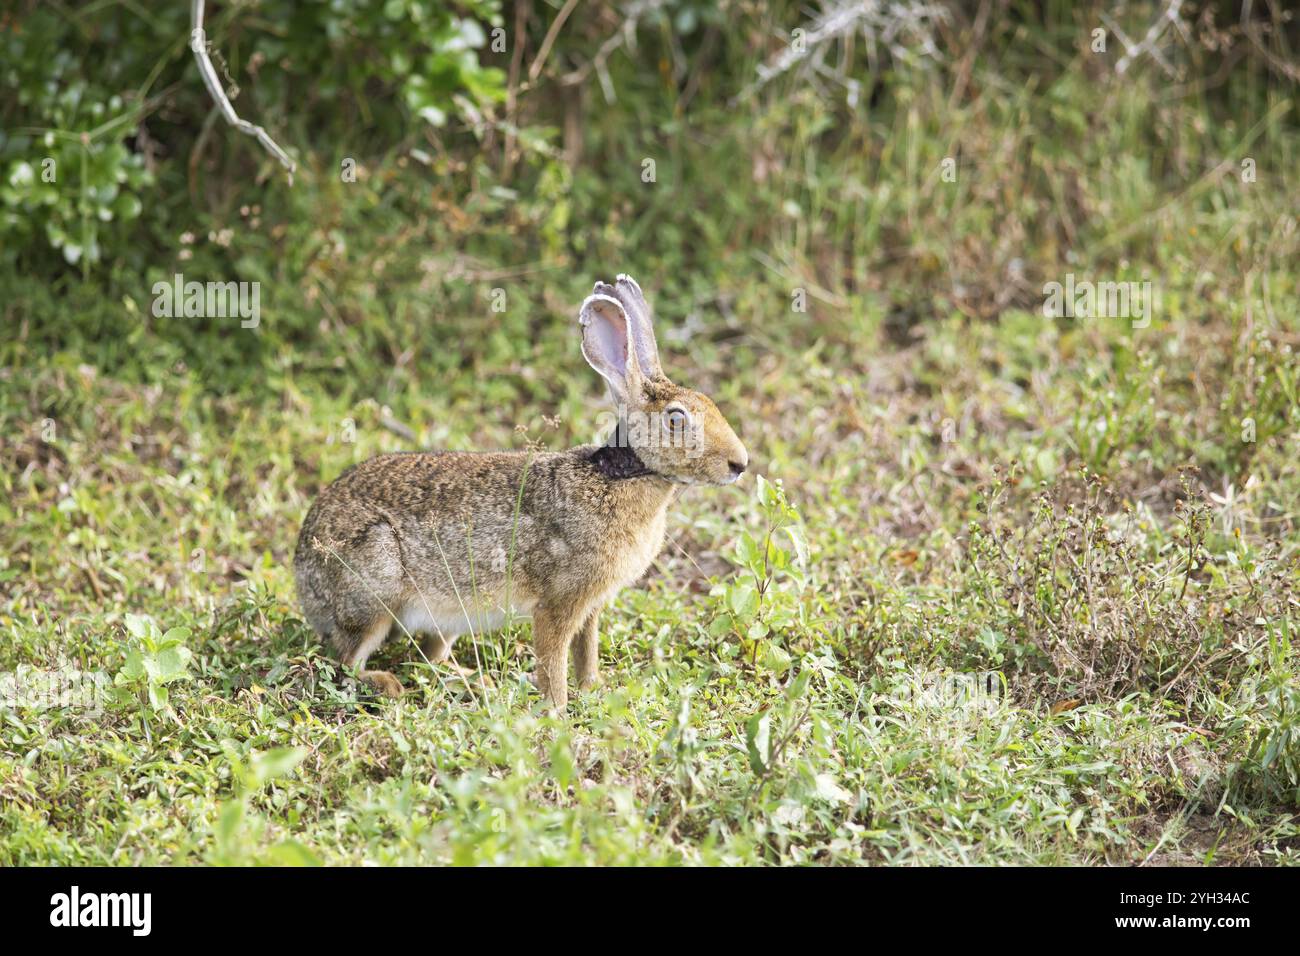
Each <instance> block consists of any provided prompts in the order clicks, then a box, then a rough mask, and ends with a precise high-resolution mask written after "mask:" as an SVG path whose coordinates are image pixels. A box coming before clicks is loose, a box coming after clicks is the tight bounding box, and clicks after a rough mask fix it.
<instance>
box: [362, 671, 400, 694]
mask: <svg viewBox="0 0 1300 956" xmlns="http://www.w3.org/2000/svg"><path fill="white" fill-rule="evenodd" d="M361 679H362V680H363V681H365V682H366V683H367V684H369V685H370V686H371V687H373V688H374V689H375V690H377V691H379V693H381V694H383V695H384V696H385V697H401V696H402V682H401V681H400V680H398V679H397V678H396V677H394V676H393V675H392V674H391V673H389V672H388V671H362V672H361Z"/></svg>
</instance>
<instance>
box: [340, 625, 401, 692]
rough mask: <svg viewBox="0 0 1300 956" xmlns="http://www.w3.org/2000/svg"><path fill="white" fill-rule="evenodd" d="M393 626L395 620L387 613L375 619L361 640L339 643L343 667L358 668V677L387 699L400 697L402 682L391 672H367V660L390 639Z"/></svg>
mask: <svg viewBox="0 0 1300 956" xmlns="http://www.w3.org/2000/svg"><path fill="white" fill-rule="evenodd" d="M392 626H393V619H392V617H390V616H389V614H388V612H387V611H385V612H384V613H383V614H382V615H381V616H379V617H376V618H375V620H374V622H373V623H372V624H371V625H370V627H369V628H367V629H366V631H365V633H363V634H362V635H361V637H360V639H358V640H355V641H340V642H338V643H339V645H340V646H339V650H340V654H339V661H340V662H341V663H342V664H343V666H344V667H354V668H356V670H357V672H358V673H357V676H359V677H360V678H361V679H362V680H363V681H365V682H366V683H367V684H369V685H370V686H371V687H373V688H375V690H377V691H379V693H381V694H383V695H384V696H385V697H398V696H400V695H401V693H402V682H401V681H399V680H398V679H397V678H396V677H395V676H393V674H392V673H391V672H389V671H368V670H366V660H367V658H369V657H370V655H371V654H372V653H373V652H374V651H375V649H376V648H377V647H379V645H380V644H382V643H384V638H386V637H388V631H389V629H390V628H392Z"/></svg>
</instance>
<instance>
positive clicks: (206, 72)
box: [190, 0, 298, 186]
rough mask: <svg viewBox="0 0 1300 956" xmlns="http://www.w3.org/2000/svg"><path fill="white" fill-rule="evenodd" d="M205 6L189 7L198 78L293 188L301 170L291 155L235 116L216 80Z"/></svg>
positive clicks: (199, 2)
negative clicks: (286, 174) (283, 172)
mask: <svg viewBox="0 0 1300 956" xmlns="http://www.w3.org/2000/svg"><path fill="white" fill-rule="evenodd" d="M203 6H204V0H193V2H192V3H191V5H190V21H191V22H190V49H191V50H193V51H194V59H195V60H197V61H198V64H199V75H200V76H202V77H203V85H204V86H206V87H207V88H208V93H209V94H211V96H212V99H213V100H214V101H215V102H216V104H217V107H218V108H219V109H220V110H221V115H222V116H224V117H225V118H226V122H227V123H229V124H230V125H231V126H233V127H235V129H237V130H239V131H240V132H241V133H245V134H247V135H248V136H254V137H256V138H257V141H258V142H259V143H261V144H262V146H263V147H264V148H265V149H266V151H267V152H268V153H270V154H271V155H272V156H274V157H275V158H276V159H278V160H279V161H280V163H281V165H283V166H284V168H285V169H287V170H288V171H289V185H290V186H292V185H293V173H294V170H296V169H297V168H298V164H297V163H295V162H294V161H293V160H292V159H290V158H289V154H288V153H286V152H285V151H284V150H283V149H281V148H280V145H279V144H278V143H277V142H276V141H275V140H273V139H271V136H270V134H269V133H267V131H266V130H264V129H263V128H262V127H260V126H255V125H253V124H252V123H250V122H248V120H242V119H240V118H239V114H238V113H236V112H235V107H234V105H233V104H232V103H231V102H230V97H228V96H226V91H225V90H224V89H222V86H221V81H220V80H219V79H218V78H217V71H216V69H215V68H214V67H213V65H212V59H211V57H209V55H208V38H207V36H206V35H205V34H204V32H203Z"/></svg>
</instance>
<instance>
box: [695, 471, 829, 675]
mask: <svg viewBox="0 0 1300 956" xmlns="http://www.w3.org/2000/svg"><path fill="white" fill-rule="evenodd" d="M756 495H757V498H758V505H759V509H760V512H761V514H762V516H763V521H764V528H763V531H762V533H761V534H758V535H754V534H751V533H750V532H748V531H744V532H742V533H741V535H740V539H739V540H738V541H737V542H736V551H735V561H736V563H737V564H739V565H740V567H741V572H740V573H739V574H737V575H736V576H735V577H734V578H733V579H732V580H730V581H727V582H724V583H721V584H718V585H717V586H715V587H714V588H713V591H712V592H711V593H712V596H713V597H714V598H716V599H717V600H718V614H717V617H716V618H714V621H713V624H712V626H711V627H710V633H711V634H712V635H713V636H714V637H721V636H723V635H727V634H731V635H734V636H735V637H736V639H737V645H736V646H737V647H738V648H739V649H740V651H741V653H742V654H743V655H744V657H745V658H746V659H747V660H748V661H749V663H750V664H751V665H753V666H756V667H757V666H759V665H762V666H765V667H766V668H767V669H769V670H772V671H774V672H776V673H778V674H782V673H784V672H785V671H786V670H788V669H789V667H790V660H791V658H790V652H789V650H788V649H787V648H786V647H784V646H782V644H781V643H778V640H777V638H779V637H781V636H782V635H786V634H788V633H789V632H790V631H791V630H793V629H794V628H795V627H796V626H797V625H798V623H799V621H800V615H801V609H802V603H801V601H800V600H799V595H800V593H801V592H802V591H803V588H804V584H805V583H806V569H807V566H808V544H807V541H806V539H805V538H804V533H803V526H802V524H801V522H800V520H799V511H798V509H797V508H796V507H795V506H794V505H793V504H791V503H790V500H789V498H788V497H787V496H786V493H785V489H784V488H783V487H782V486H781V482H780V480H777V481H776V482H770V481H768V480H766V479H765V478H764V477H763V476H762V475H759V476H758V480H757V490H756Z"/></svg>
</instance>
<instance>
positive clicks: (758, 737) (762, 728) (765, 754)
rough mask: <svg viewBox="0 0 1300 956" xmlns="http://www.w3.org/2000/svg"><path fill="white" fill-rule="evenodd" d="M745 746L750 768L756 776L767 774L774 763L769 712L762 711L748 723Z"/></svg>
mask: <svg viewBox="0 0 1300 956" xmlns="http://www.w3.org/2000/svg"><path fill="white" fill-rule="evenodd" d="M745 746H746V749H747V750H748V751H749V768H750V769H751V770H753V771H754V773H756V774H760V775H761V774H765V773H767V769H768V767H769V766H770V765H771V761H772V717H771V715H770V714H768V712H767V711H765V710H764V711H760V712H759V713H757V714H755V715H754V716H753V717H751V718H749V720H748V722H746V724H745Z"/></svg>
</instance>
